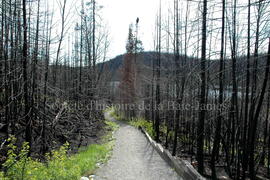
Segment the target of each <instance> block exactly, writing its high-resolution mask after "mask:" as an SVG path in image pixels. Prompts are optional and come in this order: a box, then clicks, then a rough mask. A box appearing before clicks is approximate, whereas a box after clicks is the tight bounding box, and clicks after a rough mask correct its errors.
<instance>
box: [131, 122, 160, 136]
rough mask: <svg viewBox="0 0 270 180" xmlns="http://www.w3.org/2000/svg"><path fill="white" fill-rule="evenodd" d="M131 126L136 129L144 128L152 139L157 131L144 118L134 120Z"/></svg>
mask: <svg viewBox="0 0 270 180" xmlns="http://www.w3.org/2000/svg"><path fill="white" fill-rule="evenodd" d="M129 124H130V125H132V126H135V127H142V128H143V129H144V130H145V131H146V132H147V133H148V134H149V135H150V136H151V137H154V135H155V133H154V132H155V131H154V129H153V123H152V122H149V121H147V120H145V119H143V118H132V119H131V120H130V121H129Z"/></svg>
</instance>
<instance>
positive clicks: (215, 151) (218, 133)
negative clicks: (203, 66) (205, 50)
mask: <svg viewBox="0 0 270 180" xmlns="http://www.w3.org/2000/svg"><path fill="white" fill-rule="evenodd" d="M225 9H226V0H222V27H221V49H220V62H219V97H218V105H219V108H221V107H222V104H223V91H224V88H223V76H224V75H223V71H224V67H223V64H224V35H225ZM222 119H223V115H222V109H219V110H218V115H217V124H216V131H215V139H214V144H213V150H212V156H211V169H212V179H214V180H215V179H217V175H216V168H215V161H216V159H218V154H219V148H220V139H221V126H222Z"/></svg>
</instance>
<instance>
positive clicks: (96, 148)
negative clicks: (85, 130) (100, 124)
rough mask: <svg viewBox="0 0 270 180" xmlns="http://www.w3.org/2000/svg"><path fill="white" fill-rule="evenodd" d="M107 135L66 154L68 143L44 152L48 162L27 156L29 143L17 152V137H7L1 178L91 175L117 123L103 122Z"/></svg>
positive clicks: (54, 179)
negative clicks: (77, 150) (4, 170)
mask: <svg viewBox="0 0 270 180" xmlns="http://www.w3.org/2000/svg"><path fill="white" fill-rule="evenodd" d="M105 123H106V129H107V132H108V133H107V134H106V135H105V136H104V137H103V138H102V141H103V142H102V144H92V145H90V146H88V147H86V148H83V149H81V150H79V152H78V153H77V154H73V155H70V156H69V155H68V154H67V151H68V147H69V144H68V143H66V144H64V145H63V146H62V147H61V148H60V149H58V150H54V151H52V152H51V153H50V154H47V155H46V159H47V162H46V163H42V162H40V161H39V160H35V159H32V158H29V157H27V156H26V155H27V153H28V149H29V146H28V144H27V143H24V145H23V147H22V148H21V150H20V152H19V153H18V154H16V153H15V152H17V151H16V149H17V147H16V146H15V145H14V144H15V141H16V139H15V138H10V140H9V141H10V144H9V145H8V146H9V152H8V158H7V161H6V162H5V163H4V164H3V167H4V168H6V169H7V171H6V173H5V174H4V173H3V172H0V179H1V180H2V179H3V180H19V179H20V180H21V179H25V180H76V179H80V177H81V176H83V175H90V174H92V173H93V172H94V170H95V169H96V168H97V166H96V164H97V163H104V162H106V161H107V160H108V159H109V157H110V155H111V150H112V147H113V145H114V140H113V138H112V132H113V130H116V129H117V127H118V126H117V125H116V123H114V122H111V121H105Z"/></svg>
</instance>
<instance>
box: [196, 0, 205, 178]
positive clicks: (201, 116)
mask: <svg viewBox="0 0 270 180" xmlns="http://www.w3.org/2000/svg"><path fill="white" fill-rule="evenodd" d="M206 18H207V0H204V1H203V22H202V51H201V72H200V78H201V88H200V90H201V92H200V102H199V107H200V110H199V122H198V129H197V161H198V171H199V173H201V174H203V173H204V153H203V147H204V121H205V114H206V111H205V107H204V106H205V103H206V97H205V90H206V32H207V29H206V23H207V19H206Z"/></svg>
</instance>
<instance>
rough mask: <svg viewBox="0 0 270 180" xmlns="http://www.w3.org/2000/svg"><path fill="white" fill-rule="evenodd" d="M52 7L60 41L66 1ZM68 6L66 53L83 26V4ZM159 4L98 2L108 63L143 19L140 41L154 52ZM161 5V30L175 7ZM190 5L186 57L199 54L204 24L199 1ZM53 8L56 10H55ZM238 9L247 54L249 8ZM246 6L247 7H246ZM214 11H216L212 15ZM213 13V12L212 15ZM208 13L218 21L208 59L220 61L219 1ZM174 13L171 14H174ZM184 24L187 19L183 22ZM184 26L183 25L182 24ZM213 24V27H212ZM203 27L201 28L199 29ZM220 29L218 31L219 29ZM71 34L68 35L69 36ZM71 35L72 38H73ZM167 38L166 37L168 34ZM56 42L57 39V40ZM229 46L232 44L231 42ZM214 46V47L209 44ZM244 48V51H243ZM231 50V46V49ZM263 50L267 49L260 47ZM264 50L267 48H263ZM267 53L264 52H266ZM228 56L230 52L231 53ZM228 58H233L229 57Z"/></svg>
mask: <svg viewBox="0 0 270 180" xmlns="http://www.w3.org/2000/svg"><path fill="white" fill-rule="evenodd" d="M83 1H84V2H85V3H87V2H90V1H91V0H83ZM48 2H49V6H50V8H51V10H52V9H54V12H55V14H54V24H56V26H55V27H54V30H55V31H56V32H54V33H53V34H54V35H56V37H57V36H58V37H59V34H60V30H61V28H60V27H61V26H60V24H61V23H60V22H61V21H60V19H61V18H60V17H61V16H60V11H59V2H63V0H48ZM67 2H68V12H69V13H67V17H66V18H67V19H68V22H67V27H70V28H69V30H67V32H68V33H67V34H66V35H65V37H64V41H65V42H64V43H63V45H62V46H63V51H62V54H63V53H64V51H67V49H68V47H67V46H68V45H67V44H70V43H67V40H68V37H69V36H72V34H73V41H74V38H75V37H74V27H75V24H76V23H77V22H80V19H79V17H80V9H81V1H80V0H67ZM159 2H160V0H96V3H97V5H98V6H102V7H103V8H102V9H101V10H100V11H99V13H98V14H99V16H100V17H101V18H102V19H103V20H102V24H103V26H105V27H106V28H107V31H108V32H109V42H110V46H109V48H108V52H107V55H106V56H107V57H106V60H109V59H112V58H114V57H115V56H117V55H120V54H124V53H125V51H126V50H125V46H126V42H127V37H128V29H129V25H130V24H131V23H133V24H135V22H136V19H137V17H138V18H139V19H140V21H139V32H138V38H139V39H140V40H141V41H142V43H143V47H144V50H145V51H153V50H154V32H155V29H154V28H155V21H156V15H157V11H158V9H159V7H158V6H159ZM161 2H162V15H163V16H162V28H164V27H165V26H164V25H165V24H164V23H165V21H167V14H168V9H172V7H171V8H168V7H169V6H173V5H172V4H173V0H161ZM188 2H189V6H188V7H189V8H188V9H189V15H188V16H189V22H188V25H187V27H188V39H189V40H188V45H187V47H188V48H187V54H188V55H192V56H193V55H196V54H195V53H197V52H198V50H199V48H200V44H199V43H200V41H199V40H198V38H197V35H198V26H197V25H196V23H198V22H199V23H201V22H200V21H198V17H200V18H201V11H200V10H198V5H200V6H201V3H198V2H199V1H188ZM186 4H187V1H186V0H185V1H180V7H181V8H180V10H179V11H180V16H181V18H182V19H183V17H184V16H185V13H186V11H187V8H186ZM53 5H54V7H52V6H53ZM238 5H241V6H240V8H239V9H238V11H239V14H238V20H239V21H240V22H241V23H240V25H239V26H238V31H239V32H238V35H239V38H241V36H242V38H243V39H244V40H245V41H244V42H243V43H240V45H239V51H240V52H242V53H243V54H245V51H246V37H245V36H246V34H245V33H246V29H247V20H246V16H247V8H246V2H244V0H238ZM243 5H244V6H243ZM213 8H214V11H213ZM254 8H255V7H254ZM254 8H252V12H254V10H255V9H254ZM211 9H212V11H211ZM208 10H209V11H210V12H213V13H208V16H209V18H212V19H216V20H215V21H211V22H210V21H209V22H208V30H209V31H212V33H209V34H212V35H213V36H212V37H213V41H211V40H210V37H208V41H207V43H208V46H209V47H208V48H209V49H211V51H212V52H213V53H211V55H210V53H209V56H211V57H209V58H217V57H218V53H216V52H219V49H220V48H219V45H220V42H219V37H220V35H219V34H220V27H221V22H220V18H221V4H220V2H219V4H217V1H211V2H210V3H208ZM266 12H268V13H267V14H266V15H265V17H266V18H267V19H268V17H269V14H270V11H266ZM171 13H172V12H170V14H171ZM231 14H232V13H231V8H230V3H229V2H228V4H227V15H228V16H229V20H228V23H229V21H231V19H230V16H231ZM255 17H256V15H255V13H252V19H253V21H252V22H255V21H254V18H255ZM172 20H173V18H172V17H170V31H171V32H173V30H172V27H173V23H172ZM183 22H184V19H183ZM183 22H182V23H183ZM212 22H213V24H211V23H212ZM268 22H269V21H267V25H266V26H265V25H262V27H264V30H263V31H264V32H266V33H264V34H265V36H266V37H267V36H268V35H269V34H270V31H269V27H270V22H269V23H268ZM265 23H266V21H265ZM255 25H256V24H255V23H253V24H252V29H253V30H254V29H256V28H255ZM181 26H183V27H184V26H185V24H184V23H183V24H181ZM199 27H200V26H199ZM216 27H219V28H216ZM183 29H184V28H182V30H180V31H181V32H180V34H182V35H181V37H180V40H183V34H184V33H183ZM68 34H69V35H68ZM70 34H71V35H70ZM166 34H167V33H166ZM166 34H165V31H164V29H163V31H162V36H163V47H162V48H165V47H164V46H166V38H167V37H164V36H166ZM56 39H57V38H56ZM227 40H228V42H227V43H228V44H229V39H228V38H227ZM170 41H171V42H170V44H171V43H172V39H171V40H170ZM253 41H254V38H253V39H252V42H253ZM210 42H211V43H212V44H211V46H210V44H209V43H210ZM183 44H184V43H180V46H181V48H180V49H181V53H184V52H183V51H184V50H183V48H182V47H184V46H183ZM241 45H242V46H243V47H241ZM228 47H229V46H228ZM261 47H264V46H263V45H261ZM264 49H265V48H264ZM264 49H263V50H262V51H264ZM228 52H229V51H228ZM227 55H228V56H229V55H230V54H229V53H227Z"/></svg>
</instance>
